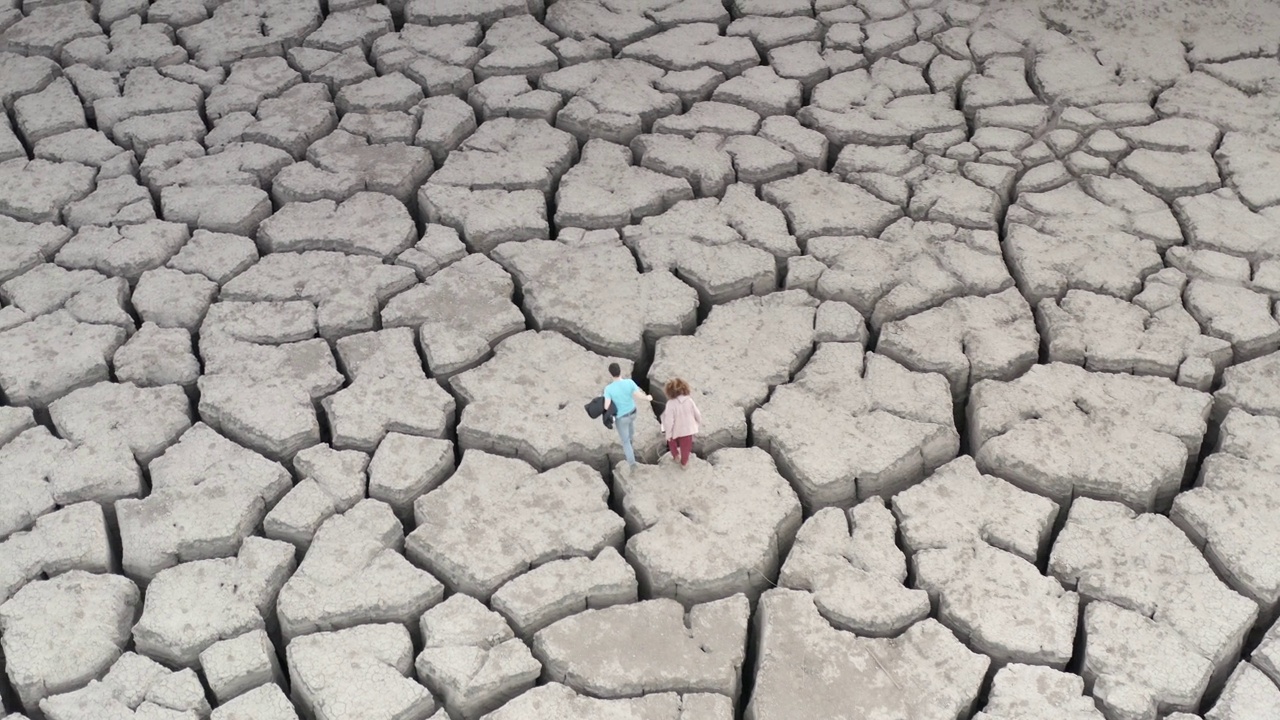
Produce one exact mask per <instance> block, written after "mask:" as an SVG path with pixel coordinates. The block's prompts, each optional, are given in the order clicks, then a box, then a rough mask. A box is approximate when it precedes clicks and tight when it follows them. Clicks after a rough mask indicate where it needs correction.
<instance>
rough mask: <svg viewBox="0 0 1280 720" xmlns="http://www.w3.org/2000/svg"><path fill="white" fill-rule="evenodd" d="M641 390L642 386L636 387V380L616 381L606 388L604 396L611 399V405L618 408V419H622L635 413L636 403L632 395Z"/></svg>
mask: <svg viewBox="0 0 1280 720" xmlns="http://www.w3.org/2000/svg"><path fill="white" fill-rule="evenodd" d="M639 389H640V386H639V385H636V383H635V381H634V380H628V379H622V380H614V381H613V382H611V383H609V384H608V385H606V386H605V388H604V396H605V397H607V398H609V402H610V404H612V405H613V406H614V407H615V408H617V415H618V417H622V416H623V415H626V414H627V413H630V412H634V411H635V409H636V401H635V399H634V398H632V397H631V395H632V393H634V392H636V391H637V390H639Z"/></svg>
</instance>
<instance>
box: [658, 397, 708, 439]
mask: <svg viewBox="0 0 1280 720" xmlns="http://www.w3.org/2000/svg"><path fill="white" fill-rule="evenodd" d="M701 423H702V413H701V412H700V411H699V410H698V406H697V404H696V403H694V402H693V398H692V397H690V396H688V395H681V396H680V397H678V398H671V399H669V400H667V407H666V408H664V409H663V411H662V432H663V434H664V435H666V438H667V439H668V440H670V439H672V438H680V437H684V436H686V435H697V434H698V425H700V424H701Z"/></svg>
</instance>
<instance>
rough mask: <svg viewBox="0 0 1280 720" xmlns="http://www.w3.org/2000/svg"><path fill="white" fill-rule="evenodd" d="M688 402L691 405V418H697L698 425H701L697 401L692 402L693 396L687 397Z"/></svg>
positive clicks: (700, 414)
mask: <svg viewBox="0 0 1280 720" xmlns="http://www.w3.org/2000/svg"><path fill="white" fill-rule="evenodd" d="M689 404H690V405H692V406H693V419H694V420H697V421H698V424H699V425H701V424H702V411H701V410H699V409H698V403H696V402H694V401H693V398H689Z"/></svg>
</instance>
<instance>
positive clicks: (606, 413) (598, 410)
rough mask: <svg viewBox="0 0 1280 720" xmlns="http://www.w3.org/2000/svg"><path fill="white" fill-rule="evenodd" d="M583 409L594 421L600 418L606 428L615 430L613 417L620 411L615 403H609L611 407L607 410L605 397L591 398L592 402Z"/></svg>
mask: <svg viewBox="0 0 1280 720" xmlns="http://www.w3.org/2000/svg"><path fill="white" fill-rule="evenodd" d="M583 409H584V410H586V411H587V415H588V416H589V417H591V418H592V419H595V418H600V420H601V422H603V423H604V426H605V427H607V428H609V429H610V430H612V429H613V416H614V415H615V414H617V411H618V409H617V408H616V407H614V405H613V403H609V407H607V408H606V407H605V406H604V397H603V396H601V397H594V398H591V402H589V403H587V404H586V406H585V407H584V408H583Z"/></svg>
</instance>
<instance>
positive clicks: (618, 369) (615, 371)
mask: <svg viewBox="0 0 1280 720" xmlns="http://www.w3.org/2000/svg"><path fill="white" fill-rule="evenodd" d="M609 377H622V366H621V365H619V364H618V363H609Z"/></svg>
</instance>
